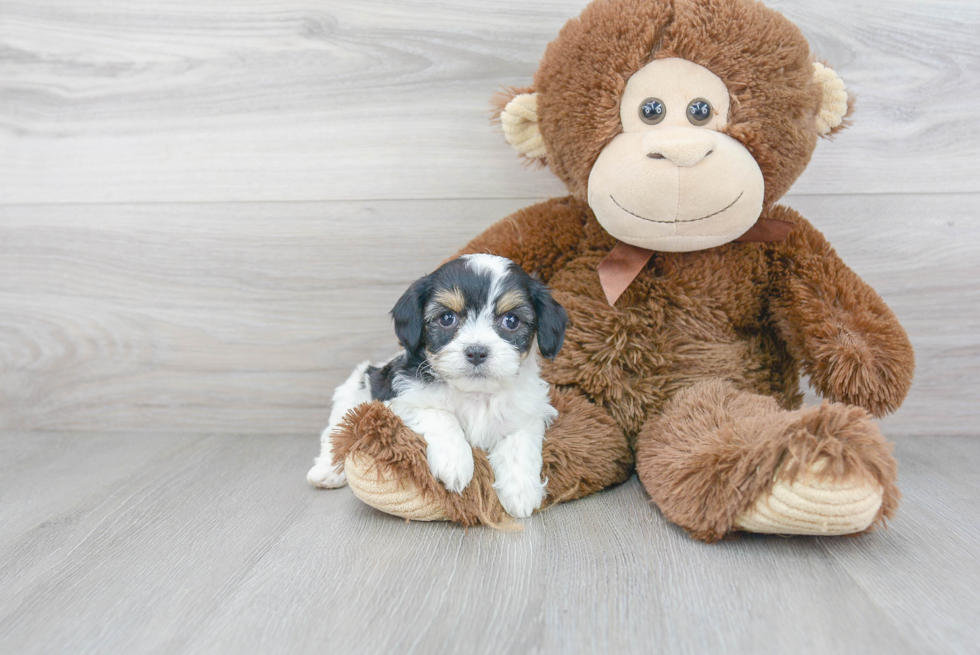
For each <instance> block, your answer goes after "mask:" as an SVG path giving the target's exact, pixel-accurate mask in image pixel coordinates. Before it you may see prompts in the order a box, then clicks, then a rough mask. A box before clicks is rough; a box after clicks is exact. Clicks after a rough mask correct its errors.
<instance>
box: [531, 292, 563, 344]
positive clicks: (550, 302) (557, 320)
mask: <svg viewBox="0 0 980 655" xmlns="http://www.w3.org/2000/svg"><path fill="white" fill-rule="evenodd" d="M528 287H529V288H528V291H529V292H530V295H531V304H532V305H534V313H535V314H537V316H538V349H539V350H540V351H541V356H542V357H547V358H548V359H554V358H555V357H556V356H557V355H558V351H559V350H561V345H562V344H563V343H564V342H565V327H566V326H567V325H568V314H566V313H565V308H564V307H562V306H561V305H559V304H558V303H557V302H556V301H555V299H554V298H552V297H551V291H550V290H549V289H548V287H546V286H545V285H543V284H541V283H540V282H538V281H537V280H535V279H534V278H531V280H530V282H529V284H528Z"/></svg>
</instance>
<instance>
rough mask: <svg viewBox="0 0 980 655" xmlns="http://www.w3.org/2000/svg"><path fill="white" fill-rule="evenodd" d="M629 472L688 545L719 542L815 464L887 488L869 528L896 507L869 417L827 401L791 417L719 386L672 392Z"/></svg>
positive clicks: (765, 401)
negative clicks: (684, 533) (756, 505)
mask: <svg viewBox="0 0 980 655" xmlns="http://www.w3.org/2000/svg"><path fill="white" fill-rule="evenodd" d="M637 446H638V448H637V462H636V469H637V473H639V476H640V480H641V481H642V482H643V484H644V486H645V487H646V488H647V491H648V492H649V493H650V497H651V498H652V499H653V501H654V502H655V503H656V504H657V506H658V507H659V508H660V510H661V511H662V512H663V513H664V515H665V516H666V517H667V518H668V519H670V520H671V521H673V522H674V523H677V524H679V525H682V526H693V527H691V528H690V532H691V536H693V537H695V538H697V539H702V540H704V541H716V540H718V539H720V538H722V537H723V536H725V534H727V533H728V532H729V530H730V529H731V526H732V522H733V520H734V518H735V516H736V515H738V514H739V513H740V512H742V511H743V510H745V509H746V508H747V507H748V506H749V505H751V504H752V502H754V501H755V499H756V498H758V497H759V495H760V494H763V493H765V492H767V491H768V490H769V489H771V488H772V484H773V482H774V481H775V480H777V479H788V480H792V479H794V478H795V477H796V476H798V475H799V474H801V473H803V472H804V471H806V470H807V469H808V467H810V466H811V465H812V464H814V463H815V462H816V461H818V460H820V459H824V460H827V462H828V463H827V465H826V467H825V468H824V470H823V471H822V472H821V475H822V476H823V477H824V478H833V479H836V480H840V481H846V480H849V479H851V478H854V477H860V478H862V479H871V480H874V481H875V482H877V483H878V484H880V485H881V486H882V487H883V488H884V501H883V503H882V506H881V509H879V510H878V517H877V518H876V522H882V521H883V520H884V518H885V517H887V516H891V514H892V513H893V512H894V510H895V508H896V507H897V506H898V500H899V497H900V495H899V492H898V488H897V487H896V486H895V476H896V467H895V460H894V459H892V457H891V456H890V454H891V448H890V446H888V444H887V443H885V441H884V439H883V438H882V436H881V434H880V433H879V432H878V428H877V426H876V425H875V424H874V422H873V421H871V419H870V416H868V413H867V412H866V411H864V410H863V409H861V408H860V407H849V406H846V405H841V404H830V403H827V402H825V403H824V404H823V405H821V406H820V407H812V408H808V409H803V410H797V411H795V412H783V411H780V408H779V405H778V404H777V403H776V402H775V400H774V399H772V398H769V397H766V396H760V395H755V394H748V393H744V392H740V391H739V390H738V389H737V388H736V387H735V386H734V385H732V384H730V383H727V382H723V381H720V380H712V381H706V382H701V383H698V384H696V385H694V386H692V387H690V388H688V389H685V390H684V391H682V392H680V393H678V394H677V395H676V396H674V398H672V399H671V401H670V403H668V405H667V407H665V408H664V411H663V412H662V413H661V414H660V415H659V416H658V417H657V418H656V419H655V420H653V421H650V422H649V423H648V424H647V425H645V426H644V428H643V433H642V435H641V437H640V438H639V439H638V440H637Z"/></svg>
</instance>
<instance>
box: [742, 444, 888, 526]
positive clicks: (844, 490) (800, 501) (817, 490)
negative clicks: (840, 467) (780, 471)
mask: <svg viewBox="0 0 980 655" xmlns="http://www.w3.org/2000/svg"><path fill="white" fill-rule="evenodd" d="M822 464H823V462H818V463H817V464H815V465H814V466H813V467H811V469H810V472H815V471H819V470H820V469H821V468H823V466H822ZM882 495H883V489H882V488H881V486H880V485H878V484H877V483H876V482H873V481H867V480H855V481H848V482H841V481H835V480H820V479H817V478H814V477H813V476H812V475H808V474H804V475H802V476H800V477H799V478H797V479H796V480H793V481H792V482H790V481H787V480H780V481H778V482H776V483H775V484H773V487H772V493H771V494H768V495H763V496H761V497H760V498H759V499H758V500H756V502H755V504H753V505H752V506H751V507H749V508H748V509H747V510H745V511H744V512H742V513H741V514H740V515H738V516H737V517H735V528H736V529H739V530H748V531H749V532H761V533H765V534H801V535H802V534H808V535H840V534H854V533H856V532H862V531H864V530H866V529H867V528H868V527H869V526H870V525H871V524H872V523H873V522H874V520H875V517H876V516H877V515H878V509H879V508H880V507H881V500H882Z"/></svg>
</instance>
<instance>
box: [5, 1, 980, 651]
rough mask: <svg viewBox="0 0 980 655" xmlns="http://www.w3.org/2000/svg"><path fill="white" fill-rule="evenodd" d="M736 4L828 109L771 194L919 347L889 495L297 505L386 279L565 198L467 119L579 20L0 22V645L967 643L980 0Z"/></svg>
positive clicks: (312, 13)
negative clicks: (472, 506)
mask: <svg viewBox="0 0 980 655" xmlns="http://www.w3.org/2000/svg"><path fill="white" fill-rule="evenodd" d="M767 2H768V4H770V5H772V6H774V7H776V8H777V9H779V10H780V11H782V12H784V13H785V14H786V15H787V16H788V17H790V18H791V19H792V20H793V21H795V22H796V23H797V24H798V25H799V26H800V28H801V29H802V30H803V32H804V34H805V35H806V36H807V38H808V39H809V40H810V42H811V44H812V47H813V50H814V52H815V53H816V54H817V55H818V56H820V57H821V58H823V59H825V60H827V61H828V62H829V63H831V64H832V65H833V66H834V67H835V69H836V70H837V72H838V73H839V74H840V75H841V76H842V77H843V79H844V80H845V81H846V83H847V84H848V85H849V88H850V89H851V90H852V91H853V92H854V93H855V94H856V96H857V112H856V114H855V116H854V124H853V126H852V127H851V128H849V129H848V130H847V131H845V132H843V133H841V134H840V135H838V136H837V137H836V138H835V139H834V140H833V141H822V142H821V143H820V145H819V146H818V148H817V151H816V153H815V155H814V158H813V160H812V162H811V163H810V165H809V167H808V169H807V171H806V172H805V173H804V175H803V176H802V177H801V178H800V180H799V181H798V182H797V183H796V184H795V185H794V187H793V189H792V190H791V193H790V194H789V195H788V196H787V198H785V203H786V204H788V205H790V206H793V207H795V208H796V209H798V210H799V211H800V212H801V213H802V214H803V215H804V216H806V217H807V218H808V219H809V220H810V221H811V222H812V223H813V224H814V225H816V226H817V227H818V228H819V229H820V230H821V231H823V232H824V234H826V235H827V237H828V238H829V239H830V241H831V242H832V243H833V244H834V246H835V247H836V249H837V251H838V252H839V253H840V254H841V256H842V258H843V259H844V260H845V261H846V262H847V263H848V264H849V265H850V266H851V267H852V268H853V269H854V270H855V271H856V272H857V273H858V274H860V275H861V276H862V277H863V278H864V279H866V280H867V281H868V282H870V283H871V284H872V285H873V286H875V288H877V289H878V290H879V292H880V293H881V295H882V296H883V297H884V298H885V300H886V301H887V302H888V303H889V305H890V306H891V307H892V308H893V309H894V310H895V312H896V314H897V315H898V317H899V319H900V320H901V321H902V323H903V325H904V326H905V327H906V329H907V331H908V333H909V336H910V338H911V340H912V342H913V344H914V346H915V349H916V355H917V370H916V379H915V383H914V385H913V388H912V391H911V393H910V395H909V397H908V399H907V401H906V403H905V404H904V406H903V407H902V408H901V409H900V410H899V411H898V412H897V413H896V414H895V415H893V416H890V417H888V418H887V419H885V420H884V421H883V422H882V429H883V431H884V432H885V434H886V435H887V436H889V437H892V438H896V439H897V446H896V453H897V455H898V459H899V463H900V470H901V480H900V485H901V488H902V490H903V492H904V494H905V501H904V504H903V505H902V507H901V509H900V511H899V514H898V516H897V518H896V520H895V521H894V522H893V523H892V525H891V529H890V530H888V531H887V532H880V533H876V534H872V535H867V536H863V537H859V538H853V539H847V538H841V539H781V538H775V537H758V536H753V537H746V538H742V539H739V540H735V541H730V542H725V543H721V544H715V545H711V546H706V545H702V544H698V543H695V542H692V541H690V540H688V539H687V538H686V537H685V536H684V535H683V534H682V533H681V532H680V531H679V530H678V529H677V528H676V527H673V526H671V525H668V524H667V523H666V522H665V521H664V520H663V519H662V517H661V516H660V515H659V514H658V512H657V511H656V509H655V508H652V507H650V506H649V503H648V500H647V498H646V496H645V493H644V492H643V490H642V488H641V487H640V486H639V484H638V483H637V482H636V480H635V479H634V480H631V481H630V482H628V483H627V484H625V485H623V486H621V487H619V488H616V489H611V490H608V491H606V492H604V493H601V494H598V495H596V496H593V497H590V498H587V499H584V500H581V501H577V502H575V503H571V504H567V505H562V506H558V507H555V508H553V509H550V510H548V511H547V512H545V513H544V514H542V515H539V516H535V517H533V518H532V519H530V520H528V521H525V522H524V525H525V527H526V529H525V531H524V532H522V533H517V534H515V533H502V532H494V531H491V530H485V529H475V530H470V531H469V532H464V531H462V530H460V529H458V528H455V527H453V526H448V525H441V524H433V525H426V524H418V523H408V524H406V523H404V522H401V521H398V520H395V519H392V518H389V517H386V516H383V515H380V514H378V513H376V512H374V511H372V510H370V509H369V508H367V507H366V506H364V505H363V504H361V503H359V502H357V501H356V500H355V499H354V498H353V497H352V496H351V494H350V492H349V490H346V489H345V490H339V491H334V492H316V491H314V490H313V489H311V488H309V486H308V485H307V484H306V482H305V480H304V474H305V471H306V469H307V468H308V466H309V464H310V463H311V458H312V457H313V455H314V454H315V451H316V441H317V439H316V435H317V433H318V431H319V430H320V429H321V428H322V427H323V426H324V425H325V423H326V419H327V415H328V409H329V408H328V406H327V399H328V398H329V395H330V392H331V390H332V389H333V388H334V387H335V386H336V385H337V384H338V383H339V382H340V381H341V380H342V379H343V378H344V377H345V376H346V375H347V373H348V372H349V370H350V367H351V366H352V365H354V364H355V363H357V362H359V361H362V360H364V359H366V358H369V357H373V358H381V357H385V356H388V355H389V354H391V352H392V349H393V347H394V345H395V344H394V338H393V334H392V331H391V325H390V322H389V320H388V318H387V311H388V310H389V308H390V307H391V306H392V304H393V303H394V301H395V299H396V298H397V297H398V295H399V294H400V293H401V292H402V291H403V290H404V289H405V287H406V286H407V285H408V283H409V282H410V281H412V280H413V279H415V278H416V277H418V276H419V275H421V274H422V273H424V272H426V271H428V270H431V269H432V268H433V267H434V266H435V265H436V264H437V263H438V262H439V261H441V260H442V259H443V258H445V257H446V256H447V255H448V254H450V253H451V252H453V251H454V250H456V249H457V248H458V247H459V246H460V245H461V244H462V243H464V242H465V241H467V240H468V239H469V238H471V237H472V236H474V235H476V234H477V233H479V232H480V231H481V230H482V229H484V228H485V227H487V226H488V225H490V224H491V223H493V222H494V221H496V220H498V219H500V218H502V217H504V216H506V215H507V214H509V213H511V212H513V211H515V210H517V209H519V208H521V207H524V206H526V205H529V204H531V203H533V202H536V201H537V200H540V199H543V198H546V197H549V196H554V195H563V194H564V193H565V191H564V189H563V187H562V186H561V184H560V183H559V182H558V181H557V180H556V179H555V178H554V176H552V175H551V174H550V173H549V172H548V171H547V170H536V169H528V168H526V167H524V166H522V164H521V163H520V161H519V160H518V158H517V157H516V156H515V155H514V153H513V151H512V150H511V149H510V148H509V147H508V146H507V145H506V144H505V143H504V140H503V136H502V134H501V132H500V130H499V127H494V126H492V125H491V124H490V122H489V120H488V118H489V111H488V107H489V100H490V98H491V96H492V95H493V94H494V93H495V92H496V91H497V90H498V89H499V88H500V87H501V86H507V85H515V86H520V85H524V84H527V83H529V81H530V79H531V76H532V74H533V72H534V70H535V68H536V66H537V62H538V60H539V58H540V56H541V54H542V52H543V51H544V48H545V45H546V44H547V42H548V41H549V40H551V39H552V38H554V36H555V35H556V34H557V32H558V30H559V29H560V27H561V25H562V24H563V23H564V22H565V21H566V20H567V19H568V18H569V17H571V16H573V15H575V14H577V13H578V12H579V11H580V10H581V8H582V7H583V6H584V5H585V4H586V0H496V1H495V2H492V3H487V2H481V1H479V0H453V2H447V1H446V0H357V1H356V2H354V1H352V0H222V1H220V2H219V1H217V0H197V1H195V2H182V1H180V0H145V1H143V2H132V0H72V1H71V2H64V1H59V0H0V654H2V655H6V654H7V653H17V654H20V653H68V654H71V655H74V654H76V653H99V654H100V655H101V654H104V653H127V655H129V654H132V653H151V652H152V653H166V654H170V653H182V652H187V653H200V652H217V653H226V652H246V653H249V652H261V653H278V652H282V653H318V654H319V653H326V654H333V653H352V654H353V653H362V652H363V653H402V652H405V653H426V654H427V653H454V652H460V653H468V652H474V653H482V652H487V653H494V654H500V653H526V652H535V653H576V652H592V653H704V652H712V653H714V652H718V653H751V654H755V653H768V652H772V653H779V654H780V655H784V654H786V653H832V654H836V653H850V652H854V653H939V654H943V655H945V654H946V653H980V647H978V646H977V644H978V643H980V621H978V619H977V617H978V616H980V591H978V590H980V537H978V535H980V528H978V525H980V497H978V496H980V491H978V482H977V481H976V480H977V479H978V476H977V475H976V473H975V471H976V468H977V465H976V463H977V462H978V461H980V427H978V426H980V402H978V401H980V175H978V173H977V171H978V170H980V120H978V118H977V115H978V114H977V109H976V108H977V106H980V40H978V39H977V35H978V34H980V3H978V2H977V0H933V1H930V2H922V1H921V0H862V1H860V2H855V1H854V0H823V1H822V2H814V1H813V0H767ZM816 400H817V399H816V398H815V397H813V396H811V397H810V401H816Z"/></svg>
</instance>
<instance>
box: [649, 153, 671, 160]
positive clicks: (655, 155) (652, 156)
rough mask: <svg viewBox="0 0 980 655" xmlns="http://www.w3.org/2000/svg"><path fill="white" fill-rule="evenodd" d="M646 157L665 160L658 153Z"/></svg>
mask: <svg viewBox="0 0 980 655" xmlns="http://www.w3.org/2000/svg"><path fill="white" fill-rule="evenodd" d="M647 157H649V158H650V159H667V158H666V157H664V156H663V155H661V154H660V153H659V152H651V153H649V154H648V155H647Z"/></svg>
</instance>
